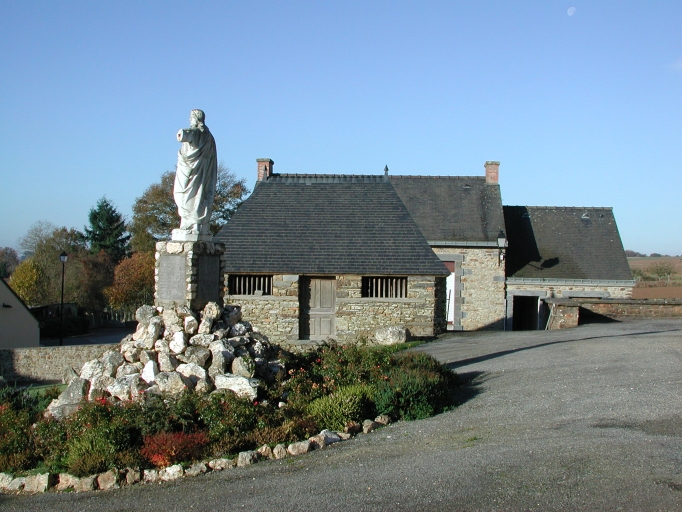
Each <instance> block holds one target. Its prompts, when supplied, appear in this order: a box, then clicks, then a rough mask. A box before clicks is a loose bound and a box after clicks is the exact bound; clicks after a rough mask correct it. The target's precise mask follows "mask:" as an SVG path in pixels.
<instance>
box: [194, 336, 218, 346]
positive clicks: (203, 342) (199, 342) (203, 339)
mask: <svg viewBox="0 0 682 512" xmlns="http://www.w3.org/2000/svg"><path fill="white" fill-rule="evenodd" d="M213 339H214V338H213V334H196V335H194V336H192V337H191V338H190V339H189V344H190V345H192V346H195V347H204V348H208V347H209V346H210V345H211V342H212V341H213Z"/></svg>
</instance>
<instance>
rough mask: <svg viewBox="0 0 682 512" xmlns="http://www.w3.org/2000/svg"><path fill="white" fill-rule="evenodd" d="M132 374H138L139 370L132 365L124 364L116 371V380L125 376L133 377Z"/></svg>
mask: <svg viewBox="0 0 682 512" xmlns="http://www.w3.org/2000/svg"><path fill="white" fill-rule="evenodd" d="M143 368H144V367H143ZM134 373H140V369H139V368H138V367H137V366H136V365H135V364H134V363H124V364H122V365H121V366H119V367H118V370H116V378H117V379H120V378H123V377H125V376H126V375H133V374H134Z"/></svg>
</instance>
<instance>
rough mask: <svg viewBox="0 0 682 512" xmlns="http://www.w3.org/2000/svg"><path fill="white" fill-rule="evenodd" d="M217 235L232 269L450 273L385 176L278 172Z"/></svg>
mask: <svg viewBox="0 0 682 512" xmlns="http://www.w3.org/2000/svg"><path fill="white" fill-rule="evenodd" d="M214 240H215V241H219V242H224V243H225V244H227V254H228V258H227V272H231V273H284V274H308V275H315V274H326V275H330V274H337V275H338V274H361V275H371V274H374V275H446V274H448V271H447V269H446V268H445V266H444V265H443V263H442V262H441V261H440V260H439V259H438V257H437V256H436V255H435V254H434V252H433V251H432V250H431V248H430V247H429V245H428V243H427V242H426V240H425V238H424V236H423V235H422V234H421V232H420V231H419V228H417V225H416V224H415V223H414V221H413V220H412V218H411V217H410V214H409V213H408V212H407V209H406V208H405V206H404V205H403V203H402V201H401V200H400V198H399V197H398V195H397V194H396V192H395V190H394V189H393V187H392V186H391V183H390V182H389V181H387V180H386V179H384V177H383V176H351V175H303V174H300V175H277V174H275V175H273V176H271V177H270V179H268V180H267V181H264V182H260V183H258V184H257V186H256V187H255V189H254V192H253V193H252V194H251V196H250V197H249V198H248V199H247V200H246V201H244V203H243V204H242V205H241V206H240V207H239V208H238V210H237V211H236V212H235V214H234V215H233V216H232V218H231V219H230V221H229V222H228V223H227V224H226V225H225V226H223V228H222V229H221V230H220V232H219V233H218V234H217V235H216V236H215V237H214Z"/></svg>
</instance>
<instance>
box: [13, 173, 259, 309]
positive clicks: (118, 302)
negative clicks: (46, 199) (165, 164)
mask: <svg viewBox="0 0 682 512" xmlns="http://www.w3.org/2000/svg"><path fill="white" fill-rule="evenodd" d="M174 177H175V172H173V171H167V172H165V173H163V174H162V175H161V177H160V180H159V181H158V182H156V183H153V184H152V185H150V186H149V187H148V188H147V189H146V190H145V191H144V193H143V194H142V195H141V196H140V197H138V198H137V199H136V200H135V203H134V204H133V216H132V219H131V221H130V222H129V223H127V222H126V220H125V218H124V216H123V215H122V214H121V213H120V212H119V211H118V210H117V209H116V207H115V205H114V204H113V203H112V202H111V201H110V200H109V199H107V198H106V196H104V197H102V198H101V199H100V200H99V201H98V202H97V204H96V205H95V206H94V207H92V208H91V209H90V211H89V213H88V224H87V225H86V226H85V227H84V229H83V231H80V230H78V229H75V228H67V227H58V226H55V225H54V224H52V223H50V222H47V221H39V222H36V223H35V224H33V225H32V226H31V227H30V228H29V230H28V232H27V233H26V234H25V235H24V236H23V237H22V238H21V239H20V240H19V249H20V250H21V251H22V257H21V258H20V257H19V254H18V253H17V251H16V250H15V249H13V248H11V247H4V248H0V278H8V277H9V285H10V286H11V287H12V289H13V290H14V291H15V292H16V293H17V295H19V297H21V299H22V300H23V301H24V302H25V303H26V304H27V305H29V306H42V305H47V304H55V303H59V302H60V299H61V278H62V263H61V261H60V259H59V255H60V254H61V253H62V252H65V253H66V254H67V255H68V261H67V263H66V265H65V269H66V271H65V274H64V302H72V303H76V304H78V306H79V308H81V309H82V310H84V311H85V312H88V313H96V312H101V311H103V310H104V309H105V308H107V307H109V308H112V309H117V310H129V311H134V310H135V309H136V308H137V307H139V306H140V305H142V304H149V303H151V302H152V301H153V297H154V251H155V245H156V242H158V241H163V240H169V239H170V234H171V230H172V229H174V228H176V227H178V226H179V224H180V216H179V215H178V212H177V208H176V205H175V201H174V199H173V180H174ZM248 193H249V190H248V189H247V188H246V183H245V180H244V179H241V180H237V179H236V177H235V175H234V174H233V173H232V172H231V171H230V170H229V169H228V168H227V167H226V166H225V165H224V164H222V163H221V164H220V165H219V166H218V183H217V186H216V196H215V202H214V206H213V213H212V215H211V231H212V232H213V234H216V233H217V232H218V230H219V229H220V228H221V227H222V226H223V225H224V224H225V223H226V222H227V221H228V220H229V218H230V216H231V215H232V214H233V213H234V212H235V210H236V209H237V208H238V207H239V205H240V204H241V202H242V201H243V199H244V197H245V196H246V195H247V194H248Z"/></svg>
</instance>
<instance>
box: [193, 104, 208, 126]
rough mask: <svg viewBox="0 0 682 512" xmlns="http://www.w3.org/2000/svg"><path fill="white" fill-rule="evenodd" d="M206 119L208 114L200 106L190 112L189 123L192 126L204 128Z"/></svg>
mask: <svg viewBox="0 0 682 512" xmlns="http://www.w3.org/2000/svg"><path fill="white" fill-rule="evenodd" d="M204 119H206V114H204V111H203V110H199V109H198V108H197V109H194V110H192V112H190V114H189V125H190V126H192V127H198V128H203V127H204Z"/></svg>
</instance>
